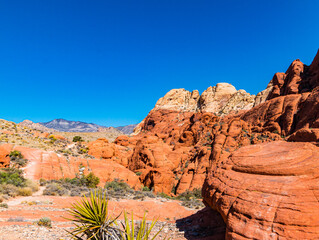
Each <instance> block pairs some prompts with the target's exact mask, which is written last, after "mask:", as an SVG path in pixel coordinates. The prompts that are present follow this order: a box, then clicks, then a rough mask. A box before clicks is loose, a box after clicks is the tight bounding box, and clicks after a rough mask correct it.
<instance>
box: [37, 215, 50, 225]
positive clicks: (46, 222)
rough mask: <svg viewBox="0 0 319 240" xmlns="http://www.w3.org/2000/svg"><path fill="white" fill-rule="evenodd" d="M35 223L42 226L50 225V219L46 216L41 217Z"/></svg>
mask: <svg viewBox="0 0 319 240" xmlns="http://www.w3.org/2000/svg"><path fill="white" fill-rule="evenodd" d="M36 224H37V225H39V226H44V227H52V221H51V219H50V218H48V217H42V218H40V219H39V220H38V221H37V222H36Z"/></svg>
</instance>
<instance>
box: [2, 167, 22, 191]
mask: <svg viewBox="0 0 319 240" xmlns="http://www.w3.org/2000/svg"><path fill="white" fill-rule="evenodd" d="M0 184H12V185H14V186H17V187H24V186H25V184H26V179H25V178H24V177H23V171H22V170H20V169H16V168H3V169H1V170H0Z"/></svg>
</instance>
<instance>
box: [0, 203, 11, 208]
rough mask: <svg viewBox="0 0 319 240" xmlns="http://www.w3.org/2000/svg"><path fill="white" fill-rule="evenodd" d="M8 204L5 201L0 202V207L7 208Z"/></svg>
mask: <svg viewBox="0 0 319 240" xmlns="http://www.w3.org/2000/svg"><path fill="white" fill-rule="evenodd" d="M8 207H9V206H8V204H6V203H0V208H8Z"/></svg>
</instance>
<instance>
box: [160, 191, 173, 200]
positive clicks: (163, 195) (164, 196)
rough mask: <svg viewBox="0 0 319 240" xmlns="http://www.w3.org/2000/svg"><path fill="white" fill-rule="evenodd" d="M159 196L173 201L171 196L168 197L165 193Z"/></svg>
mask: <svg viewBox="0 0 319 240" xmlns="http://www.w3.org/2000/svg"><path fill="white" fill-rule="evenodd" d="M157 195H158V196H159V197H162V198H167V199H172V197H171V196H168V195H167V194H166V193H163V192H161V193H158V194H157Z"/></svg>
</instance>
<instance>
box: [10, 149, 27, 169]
mask: <svg viewBox="0 0 319 240" xmlns="http://www.w3.org/2000/svg"><path fill="white" fill-rule="evenodd" d="M9 157H10V161H11V163H12V164H14V165H17V166H18V167H25V166H26V165H27V163H28V160H27V159H24V158H23V155H22V154H21V152H20V151H17V150H14V151H11V152H10V154H9Z"/></svg>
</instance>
